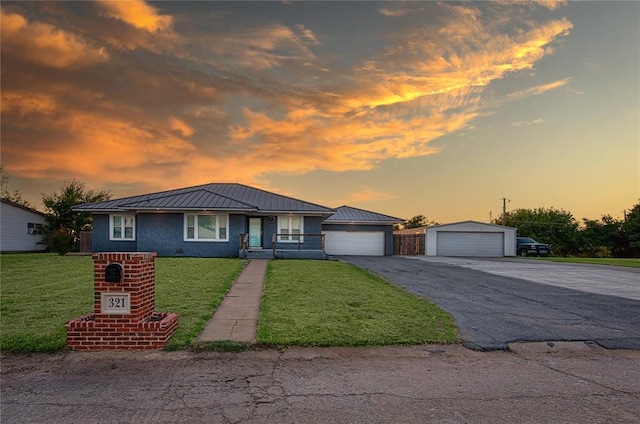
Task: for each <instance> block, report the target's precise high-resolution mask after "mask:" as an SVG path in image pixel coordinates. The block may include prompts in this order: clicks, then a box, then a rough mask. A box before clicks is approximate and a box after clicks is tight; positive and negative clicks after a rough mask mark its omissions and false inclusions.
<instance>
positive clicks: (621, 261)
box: [530, 256, 640, 268]
mask: <svg viewBox="0 0 640 424" xmlns="http://www.w3.org/2000/svg"><path fill="white" fill-rule="evenodd" d="M530 259H535V260H541V261H551V262H569V263H580V264H595V265H615V266H626V267H631V268H640V259H629V258H561V257H553V256H550V257H546V258H535V257H530Z"/></svg>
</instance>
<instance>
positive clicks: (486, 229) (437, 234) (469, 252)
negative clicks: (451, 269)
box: [425, 221, 516, 257]
mask: <svg viewBox="0 0 640 424" xmlns="http://www.w3.org/2000/svg"><path fill="white" fill-rule="evenodd" d="M425 250H426V254H427V256H471V257H502V256H515V254H516V229H515V228H513V227H504V226H502V225H493V224H484V223H481V222H476V221H464V222H457V223H453V224H445V225H435V226H433V227H429V228H427V237H426V249H425Z"/></svg>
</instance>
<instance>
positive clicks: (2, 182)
mask: <svg viewBox="0 0 640 424" xmlns="http://www.w3.org/2000/svg"><path fill="white" fill-rule="evenodd" d="M10 179H11V174H9V173H7V171H5V170H4V165H0V187H1V189H0V190H1V193H0V197H2V198H3V199H6V200H9V201H11V202H13V203H16V204H18V205H22V206H26V207H27V208H31V209H35V207H34V206H33V205H32V204H31V203H29V202H28V201H27V200H25V199H24V198H23V197H22V193H21V192H20V190H17V189H16V190H14V191H13V193H11V192H10V191H9V180H10Z"/></svg>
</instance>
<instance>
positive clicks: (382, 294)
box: [0, 254, 457, 352]
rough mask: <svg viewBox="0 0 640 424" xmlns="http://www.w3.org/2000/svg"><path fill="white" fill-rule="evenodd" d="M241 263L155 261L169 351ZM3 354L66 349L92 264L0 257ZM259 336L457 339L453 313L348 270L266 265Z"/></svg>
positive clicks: (89, 300) (313, 341)
mask: <svg viewBox="0 0 640 424" xmlns="http://www.w3.org/2000/svg"><path fill="white" fill-rule="evenodd" d="M245 263H246V261H243V260H240V259H211V258H158V259H157V260H156V307H155V310H156V311H159V312H177V313H178V314H180V318H179V325H178V328H177V329H176V331H175V332H174V334H173V337H172V338H171V341H170V344H169V346H168V348H169V349H180V348H186V347H188V346H189V345H190V344H191V342H192V340H193V339H194V338H195V337H196V336H197V335H198V334H199V333H200V331H202V329H203V328H204V326H205V324H206V323H207V321H208V320H209V319H210V318H211V316H212V315H213V312H214V311H215V309H216V308H217V307H218V305H219V303H220V301H221V300H222V298H223V296H224V294H225V293H226V292H227V290H228V289H229V287H230V286H231V284H232V283H233V281H234V280H235V278H236V277H237V276H238V275H239V273H240V272H241V270H242V268H243V267H244V265H245ZM0 279H1V281H0V283H1V285H0V350H2V351H3V352H9V351H15V352H47V351H55V350H59V349H62V348H64V347H65V344H66V331H65V327H64V324H65V322H66V321H68V320H70V319H73V318H76V317H79V316H82V315H85V314H87V313H90V312H93V296H94V293H93V292H94V288H93V287H94V286H93V261H92V259H91V257H90V256H58V255H56V254H5V255H0ZM266 280H267V281H266V287H265V295H264V298H263V304H262V312H261V317H260V323H259V329H258V338H259V341H260V342H261V343H263V344H270V345H295V344H298V345H316V346H358V345H385V344H419V343H428V342H435V343H450V342H455V341H457V335H456V329H455V326H454V323H453V319H452V318H451V316H450V315H448V314H447V313H445V312H444V311H442V310H441V309H439V308H437V307H435V306H434V305H432V304H431V303H429V302H427V301H426V300H423V299H420V298H418V297H416V296H413V295H411V294H408V293H406V292H403V291H401V290H399V289H397V288H395V287H394V286H392V285H390V284H389V283H387V282H386V281H384V280H382V279H380V278H377V277H374V276H373V275H371V274H369V273H368V272H366V271H363V270H361V269H359V268H356V267H354V266H351V265H348V264H344V263H341V262H334V261H297V260H279V261H271V262H270V265H269V269H268V272H267V279H266Z"/></svg>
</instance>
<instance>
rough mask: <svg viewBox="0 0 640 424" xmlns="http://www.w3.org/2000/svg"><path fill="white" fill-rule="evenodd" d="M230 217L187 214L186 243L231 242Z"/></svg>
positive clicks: (185, 224)
mask: <svg viewBox="0 0 640 424" xmlns="http://www.w3.org/2000/svg"><path fill="white" fill-rule="evenodd" d="M228 228H229V215H212V214H202V215H198V214H185V215H184V239H185V241H229V232H228Z"/></svg>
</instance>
